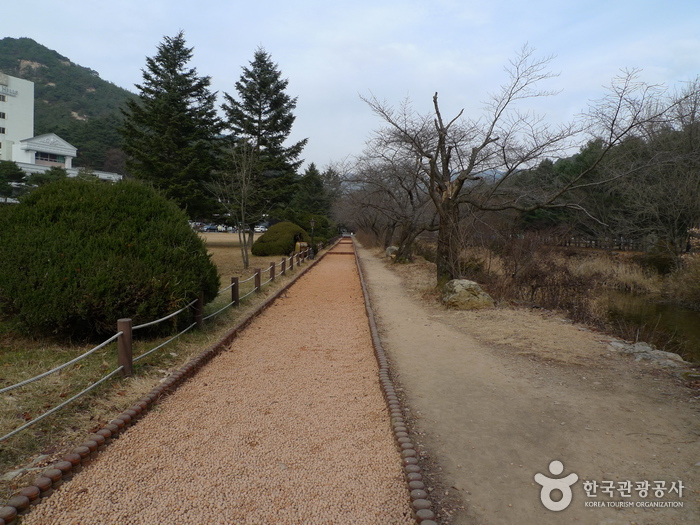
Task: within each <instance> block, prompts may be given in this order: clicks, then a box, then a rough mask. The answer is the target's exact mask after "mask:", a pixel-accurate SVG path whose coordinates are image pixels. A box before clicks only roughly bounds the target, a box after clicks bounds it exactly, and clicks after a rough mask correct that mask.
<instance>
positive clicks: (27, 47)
mask: <svg viewBox="0 0 700 525" xmlns="http://www.w3.org/2000/svg"><path fill="white" fill-rule="evenodd" d="M0 72H3V73H5V74H7V75H10V76H13V77H17V78H21V79H24V80H29V81H32V82H34V134H35V135H42V134H44V133H56V134H57V135H59V136H60V137H61V138H63V139H65V140H67V141H68V142H70V143H71V144H72V145H74V146H75V147H76V148H78V157H77V158H76V159H75V161H74V165H75V166H76V167H87V168H92V169H97V170H105V171H113V172H117V173H124V154H123V152H122V151H121V148H120V143H121V136H120V135H119V132H118V131H117V129H118V127H119V125H120V122H121V119H122V116H121V112H120V108H121V107H123V106H124V105H125V103H126V101H127V100H128V99H129V98H132V97H134V98H135V97H136V95H135V94H134V93H131V92H130V91H128V90H126V89H124V88H121V87H119V86H117V85H115V84H113V83H111V82H109V81H107V80H103V79H102V78H101V77H100V75H99V73H98V72H97V71H95V70H93V69H90V68H87V67H83V66H80V65H79V64H76V63H74V62H73V61H71V60H70V59H69V58H68V57H65V56H63V55H61V54H60V53H58V52H57V51H54V50H52V49H49V48H47V47H46V46H44V45H42V44H39V43H38V42H36V41H35V40H33V39H31V38H26V37H22V38H12V37H6V38H3V39H0Z"/></svg>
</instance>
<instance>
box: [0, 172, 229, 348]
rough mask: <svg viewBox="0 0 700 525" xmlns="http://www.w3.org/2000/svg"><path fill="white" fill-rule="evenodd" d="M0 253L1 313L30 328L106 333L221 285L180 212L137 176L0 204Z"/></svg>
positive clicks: (62, 186) (73, 184)
mask: <svg viewBox="0 0 700 525" xmlns="http://www.w3.org/2000/svg"><path fill="white" fill-rule="evenodd" d="M0 260H1V261H2V271H0V314H1V315H2V316H3V317H4V318H6V319H9V320H11V321H12V322H13V324H14V325H15V326H16V328H17V329H19V330H21V331H23V332H27V333H31V334H40V335H59V336H62V337H79V338H92V337H94V336H98V335H99V336H102V335H105V334H113V333H114V332H115V331H116V326H117V320H118V319H120V318H125V317H128V318H131V319H132V320H133V322H134V324H140V323H144V322H148V321H152V320H155V319H158V318H160V317H163V316H165V315H167V314H169V313H172V312H173V311H176V310H178V309H180V308H182V307H183V306H184V305H185V304H187V303H189V302H191V301H192V300H193V299H195V298H197V296H198V295H199V293H200V292H203V293H204V299H205V302H208V301H211V300H212V299H213V298H214V297H216V294H217V291H218V287H219V277H218V274H217V269H216V267H215V266H214V264H213V263H212V262H211V259H210V256H209V254H208V253H207V251H206V248H205V246H204V243H203V241H202V240H201V239H200V238H199V236H198V235H197V234H196V233H195V232H194V231H192V229H191V228H190V226H189V224H188V222H187V215H186V214H185V213H184V212H183V211H182V210H180V209H179V208H178V206H177V205H176V204H175V203H174V202H172V201H170V200H168V199H166V198H165V197H163V196H162V195H160V194H158V193H157V192H156V191H155V190H153V189H152V188H150V187H148V186H145V185H143V184H141V183H139V182H136V181H122V182H118V183H116V184H111V183H105V182H102V181H99V180H79V179H65V180H60V181H57V182H53V183H50V184H46V185H45V186H42V187H40V188H38V189H36V190H34V191H33V192H31V193H30V194H29V195H27V196H26V197H25V198H23V199H22V200H21V201H20V203H19V204H16V205H11V206H5V207H4V209H3V210H2V211H1V212H0ZM188 314H189V316H190V317H191V315H192V313H191V310H190V311H188ZM174 322H177V320H175V321H174ZM167 324H168V323H162V324H161V327H160V328H156V330H159V329H160V330H163V329H164V328H165V329H167V330H172V328H173V326H172V324H169V326H167V327H163V326H162V325H167Z"/></svg>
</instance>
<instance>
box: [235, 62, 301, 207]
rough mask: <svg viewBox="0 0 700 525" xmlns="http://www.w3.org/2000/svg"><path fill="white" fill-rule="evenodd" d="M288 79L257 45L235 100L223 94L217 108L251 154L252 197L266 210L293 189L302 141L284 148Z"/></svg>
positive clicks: (289, 114) (289, 108) (289, 119)
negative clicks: (253, 193)
mask: <svg viewBox="0 0 700 525" xmlns="http://www.w3.org/2000/svg"><path fill="white" fill-rule="evenodd" d="M288 84H289V81H288V80H287V79H283V78H282V74H281V72H280V70H279V68H278V66H277V64H275V63H274V62H273V61H272V58H271V57H270V55H269V54H268V53H267V52H266V51H265V50H264V49H263V48H258V49H257V50H256V51H255V54H254V56H253V60H252V61H251V62H250V66H249V67H244V68H243V73H242V75H241V78H240V80H239V81H238V82H236V91H237V92H238V97H239V100H236V99H235V98H234V97H232V96H231V95H229V94H228V93H224V100H225V103H224V104H223V105H222V109H223V110H224V112H225V115H226V126H227V128H228V129H230V130H231V132H232V139H233V140H235V141H237V142H239V141H241V140H243V141H245V142H247V143H248V144H249V145H250V146H251V147H252V148H253V151H254V152H255V157H256V162H255V183H256V184H255V186H256V194H257V195H256V199H255V200H256V201H257V205H258V207H260V208H263V207H267V208H268V209H270V210H273V209H275V208H281V207H284V206H286V205H287V204H288V203H289V201H290V199H291V198H292V195H293V193H294V185H295V182H296V170H297V169H298V168H299V166H300V165H301V163H302V162H303V161H302V160H300V159H299V156H300V155H301V152H302V150H303V149H304V146H305V145H306V142H307V139H304V140H301V141H299V142H297V143H295V144H292V145H291V146H285V144H284V143H285V141H286V140H287V138H288V137H289V134H290V133H291V130H292V125H293V124H294V120H295V119H296V117H295V116H294V114H293V111H294V109H295V108H296V104H297V99H296V98H291V97H290V96H289V95H288V94H287V93H286V92H285V90H286V89H287V85H288Z"/></svg>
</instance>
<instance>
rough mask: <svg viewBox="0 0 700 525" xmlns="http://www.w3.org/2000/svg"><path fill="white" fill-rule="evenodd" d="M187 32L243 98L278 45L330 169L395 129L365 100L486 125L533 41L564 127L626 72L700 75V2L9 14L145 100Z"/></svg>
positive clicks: (16, 27)
mask: <svg viewBox="0 0 700 525" xmlns="http://www.w3.org/2000/svg"><path fill="white" fill-rule="evenodd" d="M179 30H183V31H184V33H185V39H186V41H187V44H188V45H189V46H190V47H193V48H194V57H193V61H192V62H191V66H194V67H196V68H197V72H198V73H199V75H201V76H210V77H211V78H212V88H213V90H214V91H218V92H219V93H220V94H221V93H223V92H227V93H229V94H231V95H234V96H235V95H236V91H235V82H236V81H237V80H238V79H239V78H240V75H241V68H242V67H243V66H247V65H248V63H249V62H250V61H251V60H252V58H253V53H254V51H255V49H256V48H257V47H258V46H262V47H264V48H265V50H266V51H267V52H268V53H270V55H271V56H272V59H273V60H274V61H275V62H276V63H277V64H278V66H279V68H280V70H281V71H282V74H283V76H284V77H286V78H287V79H289V86H288V89H287V93H288V94H289V95H290V96H292V97H298V105H297V109H296V111H295V114H296V117H297V119H296V122H295V124H294V128H293V131H292V137H291V140H299V139H301V138H308V139H309V143H308V145H307V147H306V149H305V151H304V155H303V157H304V158H305V159H306V161H307V163H308V162H315V163H316V164H317V166H318V167H319V168H323V167H325V166H326V165H328V164H329V163H330V162H337V161H342V160H343V159H345V158H352V156H354V155H357V154H360V153H361V152H362V149H363V147H364V143H365V141H366V140H367V139H368V138H369V136H370V134H371V132H372V130H374V129H377V128H378V127H379V126H380V125H381V122H380V121H379V120H378V119H377V118H376V117H375V116H374V115H373V114H372V113H371V111H370V110H369V108H368V107H367V105H366V104H365V103H363V102H362V101H361V100H360V98H359V96H360V95H365V96H367V95H370V93H372V94H374V95H375V96H376V97H377V98H379V99H382V100H386V101H387V102H390V103H392V104H398V103H400V102H401V101H402V100H404V99H405V98H406V97H409V98H410V99H411V100H412V101H413V105H414V107H415V108H416V109H417V110H420V111H427V110H429V109H430V104H431V99H432V95H433V93H435V92H439V97H440V101H441V109H442V112H443V114H444V115H445V116H446V117H447V116H452V115H456V114H457V113H458V112H459V110H460V109H462V108H464V109H465V110H466V112H467V113H468V114H469V115H470V116H474V117H476V116H478V114H479V111H480V107H481V105H482V104H481V103H482V102H483V101H484V100H485V99H486V98H487V96H488V93H489V92H490V91H496V90H497V88H498V86H499V85H500V84H501V83H502V82H504V81H505V80H506V76H505V74H504V71H503V67H504V66H505V65H506V64H507V63H508V60H509V59H511V58H513V57H514V56H515V54H516V52H517V51H518V50H519V49H520V48H522V46H523V45H524V44H528V45H529V46H531V47H533V48H535V49H536V53H537V55H539V56H542V57H544V56H549V55H554V59H553V60H552V62H551V69H552V70H553V71H554V72H557V73H559V76H558V77H557V78H556V79H552V80H550V81H549V84H548V85H547V86H545V87H547V88H548V89H549V88H551V89H556V90H559V89H561V90H562V92H561V94H559V95H558V96H557V97H555V98H552V99H548V101H547V105H546V106H545V109H546V110H547V114H548V117H549V118H550V119H551V120H553V121H555V122H562V121H566V120H569V119H571V118H572V117H573V116H574V115H575V114H577V113H579V112H580V111H581V110H583V109H585V108H586V106H587V104H588V102H589V101H590V100H593V99H596V98H600V97H601V96H602V95H603V94H604V90H603V86H604V85H608V84H609V83H610V80H611V79H612V78H613V77H614V76H616V75H617V74H619V72H620V70H621V69H623V68H641V69H642V70H643V73H642V79H643V80H645V81H648V82H653V83H664V84H666V85H667V86H669V87H670V88H675V87H679V86H680V85H681V84H682V83H683V82H685V81H688V80H692V79H695V78H696V77H697V76H698V75H699V74H700V2H698V0H664V1H660V0H634V1H632V0H604V1H603V0H585V1H583V0H569V1H562V0H529V1H523V0H488V1H483V0H437V1H429V0H422V1H420V2H418V1H413V0H408V1H406V0H404V1H398V0H353V1H352V2H345V1H337V2H329V1H328V0H325V1H316V0H296V1H294V2H292V1H289V0H286V1H281V0H261V1H259V2H252V1H250V0H246V1H238V0H226V1H220V0H199V1H196V0H189V1H182V0H139V1H136V0H120V1H119V2H104V1H101V0H64V1H63V2H55V1H53V0H22V1H19V0H15V1H9V2H4V5H3V7H2V10H1V11H0V38H1V37H7V36H10V37H29V38H32V39H34V40H36V41H37V42H39V43H40V44H43V45H45V46H46V47H48V48H50V49H54V50H55V51H57V52H58V53H60V54H61V55H64V56H66V57H68V58H69V59H70V60H72V61H73V62H75V63H77V64H79V65H81V66H85V67H89V68H91V69H94V70H95V71H97V72H98V73H99V74H100V76H101V77H102V78H103V79H105V80H108V81H110V82H113V83H114V84H117V85H118V86H121V87H124V88H126V89H129V90H131V91H134V92H136V88H135V87H134V85H135V84H137V83H140V82H141V81H142V73H141V69H142V68H143V67H144V66H145V59H146V57H147V56H153V55H155V53H156V47H157V45H158V44H159V43H160V42H161V41H162V40H163V37H164V36H175V35H176V34H177V33H178V31H179ZM219 103H221V97H220V98H219ZM538 109H541V108H538Z"/></svg>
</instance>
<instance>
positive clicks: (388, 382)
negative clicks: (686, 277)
mask: <svg viewBox="0 0 700 525" xmlns="http://www.w3.org/2000/svg"><path fill="white" fill-rule="evenodd" d="M353 243H354V239H353ZM355 263H356V264H357V271H358V273H359V275H360V284H361V285H362V293H363V295H364V297H365V310H366V311H367V318H368V321H369V328H370V332H371V334H372V344H373V346H374V354H375V356H376V358H377V363H378V365H379V380H380V382H381V386H382V392H383V393H384V399H385V400H386V403H387V406H388V408H389V412H390V414H391V427H392V432H393V434H394V439H395V441H396V446H397V448H398V449H399V452H400V453H401V458H402V460H403V469H404V475H405V479H406V483H407V485H408V490H409V492H410V497H411V507H412V510H413V514H414V517H415V519H416V523H420V524H421V525H437V522H436V521H435V517H436V516H435V512H433V508H434V507H433V503H432V501H431V500H430V496H429V495H428V492H427V491H426V490H425V483H423V475H422V474H421V468H420V466H419V465H418V452H417V450H416V447H415V445H414V444H413V440H412V439H411V436H410V433H409V430H408V428H407V426H406V421H405V419H404V417H403V409H402V407H401V402H400V401H399V398H398V397H397V395H396V390H395V389H394V382H393V381H392V379H391V370H390V368H389V361H388V360H387V358H386V354H385V352H384V347H383V346H382V341H381V339H380V337H379V330H378V329H377V323H376V320H375V318H374V311H373V310H372V305H371V304H370V298H369V293H368V290H367V284H366V283H365V278H364V275H363V273H362V262H361V261H360V258H359V256H358V255H357V249H355Z"/></svg>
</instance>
